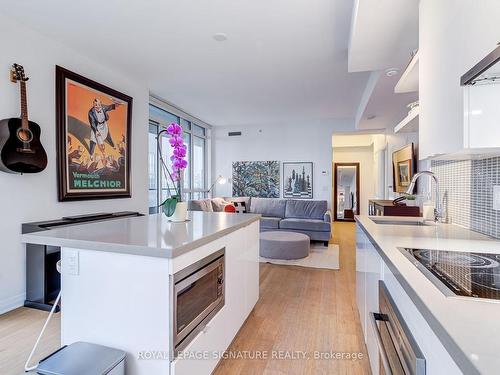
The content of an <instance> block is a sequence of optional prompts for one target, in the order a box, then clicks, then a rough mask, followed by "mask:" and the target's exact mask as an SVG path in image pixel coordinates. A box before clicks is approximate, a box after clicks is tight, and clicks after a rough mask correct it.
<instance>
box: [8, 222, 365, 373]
mask: <svg viewBox="0 0 500 375" xmlns="http://www.w3.org/2000/svg"><path fill="white" fill-rule="evenodd" d="M332 241H333V242H334V243H337V244H339V245H340V270H339V271H333V270H318V269H312V268H304V267H293V266H276V265H270V264H261V274H260V299H259V302H258V303H257V305H256V307H255V309H254V311H253V312H252V313H251V314H250V316H249V318H248V320H247V321H246V323H245V324H244V326H243V327H242V328H241V330H240V332H239V333H238V335H237V336H236V338H235V340H234V341H233V343H232V344H231V346H230V348H229V351H230V353H232V354H237V353H240V356H247V359H225V360H223V361H222V362H221V363H220V364H219V366H218V367H217V369H216V370H215V371H214V375H238V374H241V375H260V374H265V375H284V374H286V375H294V374H297V375H306V374H325V375H326V374H328V375H344V374H345V375H347V374H348V375H356V374H370V369H369V364H368V357H367V354H366V347H365V344H364V342H363V336H362V332H361V326H360V323H359V316H358V311H357V308H356V302H355V276H356V272H355V253H356V252H355V229H354V224H353V223H340V222H339V223H335V224H334V237H333V240H332ZM46 316H47V313H45V312H42V311H38V310H33V309H26V308H19V309H16V310H14V311H12V312H9V313H7V314H4V315H1V316H0V374H2V375H18V374H21V373H22V371H23V366H24V361H25V360H26V358H27V356H28V354H29V352H30V351H31V347H32V345H33V343H34V342H35V340H36V337H37V335H38V333H39V331H40V329H41V328H42V325H43V323H44V321H45V319H46ZM59 319H60V314H56V315H54V318H53V320H52V322H51V324H50V326H49V327H48V329H47V331H46V334H45V336H44V338H43V339H42V342H41V344H40V350H39V351H38V353H37V355H36V356H35V360H37V359H40V358H43V357H44V356H45V355H47V354H48V353H50V352H52V351H54V350H56V349H57V348H58V347H59V345H60V344H59ZM238 351H241V352H238ZM280 351H282V352H281V355H287V353H288V354H290V353H293V354H294V355H295V356H296V357H298V358H297V359H276V358H272V356H273V355H274V356H278V355H280ZM299 351H300V352H305V353H298V352H299ZM315 352H318V353H330V352H337V353H342V352H345V353H362V355H363V358H362V359H361V360H351V359H322V360H320V359H314V355H315ZM257 353H260V354H261V355H265V354H267V355H268V358H267V359H251V358H254V356H256V355H257ZM304 355H307V356H309V357H310V359H304V358H303V356H304Z"/></svg>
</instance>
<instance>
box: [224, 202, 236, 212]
mask: <svg viewBox="0 0 500 375" xmlns="http://www.w3.org/2000/svg"><path fill="white" fill-rule="evenodd" d="M224 212H231V213H234V212H236V208H235V207H234V206H233V205H232V204H227V205H226V206H224Z"/></svg>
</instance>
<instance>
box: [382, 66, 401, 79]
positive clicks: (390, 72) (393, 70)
mask: <svg viewBox="0 0 500 375" xmlns="http://www.w3.org/2000/svg"><path fill="white" fill-rule="evenodd" d="M398 73H399V69H397V68H389V69H386V71H385V75H386V76H387V77H394V76H395V75H396V74H398Z"/></svg>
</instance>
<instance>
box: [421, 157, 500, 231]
mask: <svg viewBox="0 0 500 375" xmlns="http://www.w3.org/2000/svg"><path fill="white" fill-rule="evenodd" d="M431 169H432V171H433V172H434V173H436V175H437V176H438V178H439V182H440V193H441V196H442V197H443V202H444V207H445V209H446V210H447V215H448V219H449V221H450V222H452V223H454V224H458V225H462V226H464V227H466V228H470V229H472V230H474V231H476V232H479V233H483V234H486V235H488V236H492V237H495V238H500V211H495V210H494V209H493V186H495V185H500V157H494V158H488V159H482V160H451V161H448V160H433V161H432V163H431Z"/></svg>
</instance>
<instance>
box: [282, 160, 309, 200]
mask: <svg viewBox="0 0 500 375" xmlns="http://www.w3.org/2000/svg"><path fill="white" fill-rule="evenodd" d="M283 198H294V199H312V198H313V163H312V162H297V163H291V162H283Z"/></svg>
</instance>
